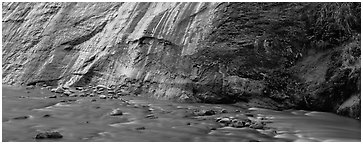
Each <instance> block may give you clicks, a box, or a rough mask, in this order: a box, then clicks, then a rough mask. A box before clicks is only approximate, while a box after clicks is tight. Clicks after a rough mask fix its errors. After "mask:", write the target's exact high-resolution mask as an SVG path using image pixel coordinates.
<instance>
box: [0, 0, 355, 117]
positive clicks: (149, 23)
mask: <svg viewBox="0 0 363 144" xmlns="http://www.w3.org/2000/svg"><path fill="white" fill-rule="evenodd" d="M311 5H312V4H310V3H179V2H169V3H143V2H142V3H2V25H3V27H2V44H3V45H2V61H3V63H2V67H3V75H2V83H3V84H12V85H43V84H46V85H51V86H59V87H61V86H71V87H72V86H87V85H97V84H102V85H106V86H117V85H128V84H132V85H133V86H134V89H133V93H136V94H138V95H144V96H150V97H154V98H158V99H168V100H175V101H180V102H207V103H234V102H241V101H242V102H247V103H249V104H250V105H252V106H260V107H267V108H273V109H287V108H303V109H313V110H324V111H332V112H338V113H342V114H343V115H347V116H351V117H355V118H357V117H358V118H359V117H360V54H358V55H357V54H356V51H357V49H358V50H359V52H360V45H359V44H360V29H359V31H357V32H355V31H354V32H353V33H354V35H353V36H351V37H354V38H349V39H348V40H345V41H344V42H341V43H339V45H336V44H335V43H333V44H335V45H329V44H325V43H317V45H312V44H311V41H312V40H311V37H309V30H310V29H309V28H307V26H309V25H311V21H309V19H308V17H307V16H306V14H305V13H307V11H311V9H307V8H306V7H313V6H311ZM349 6H351V5H349ZM352 6H354V7H358V4H352ZM316 7H319V5H318V6H316ZM313 8H314V7H313ZM339 8H340V7H339ZM359 9H360V4H359ZM359 15H360V10H359ZM351 27H353V26H351ZM359 27H360V22H359ZM352 29H356V28H355V27H353V28H352ZM312 31H313V30H312ZM357 35H358V36H357ZM314 39H318V38H314ZM339 42H340V41H339ZM357 43H358V44H357ZM321 45H323V46H321ZM315 47H332V49H329V50H315ZM333 48H334V49H333ZM347 61H348V63H347ZM324 62H325V63H324ZM330 64H335V65H334V66H330ZM306 65H310V66H316V67H309V66H306ZM342 73H343V74H342ZM337 83H338V84H337ZM334 87H336V88H341V89H338V92H337V91H334V90H333V89H334ZM349 88H351V89H349ZM341 91H342V92H341ZM337 93H338V94H337ZM352 97H354V98H352ZM331 99H333V100H332V101H330V100H331ZM351 101H354V102H351ZM356 107H359V114H358V110H357V108H356Z"/></svg>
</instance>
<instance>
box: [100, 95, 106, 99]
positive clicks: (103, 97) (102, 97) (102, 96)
mask: <svg viewBox="0 0 363 144" xmlns="http://www.w3.org/2000/svg"><path fill="white" fill-rule="evenodd" d="M99 97H100V99H106V98H107V96H105V95H100V96H99Z"/></svg>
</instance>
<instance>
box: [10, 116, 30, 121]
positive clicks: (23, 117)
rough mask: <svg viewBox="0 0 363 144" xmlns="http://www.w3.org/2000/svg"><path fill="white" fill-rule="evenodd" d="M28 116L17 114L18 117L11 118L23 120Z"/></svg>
mask: <svg viewBox="0 0 363 144" xmlns="http://www.w3.org/2000/svg"><path fill="white" fill-rule="evenodd" d="M28 118H29V116H19V117H15V118H13V119H14V120H24V119H28Z"/></svg>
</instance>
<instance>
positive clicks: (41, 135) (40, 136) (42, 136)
mask: <svg viewBox="0 0 363 144" xmlns="http://www.w3.org/2000/svg"><path fill="white" fill-rule="evenodd" d="M60 138H63V135H61V134H60V133H59V132H41V133H38V134H37V135H36V136H35V139H60Z"/></svg>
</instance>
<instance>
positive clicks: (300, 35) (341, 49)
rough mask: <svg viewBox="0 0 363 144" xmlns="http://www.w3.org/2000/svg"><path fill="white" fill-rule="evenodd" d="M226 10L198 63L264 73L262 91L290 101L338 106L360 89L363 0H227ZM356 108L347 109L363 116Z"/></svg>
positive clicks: (257, 76) (241, 73) (229, 71)
mask: <svg viewBox="0 0 363 144" xmlns="http://www.w3.org/2000/svg"><path fill="white" fill-rule="evenodd" d="M219 9H220V11H222V12H221V13H220V14H219V19H217V20H216V22H215V25H214V29H213V32H212V34H211V35H210V37H209V39H208V40H209V41H207V42H206V44H204V45H203V47H204V49H201V50H200V51H199V52H198V53H197V54H196V58H195V59H196V60H195V65H201V66H202V67H203V66H204V67H214V68H215V69H218V70H217V71H225V73H226V75H235V76H238V77H242V78H247V79H249V80H259V81H261V83H263V84H264V85H265V89H264V91H263V94H262V96H264V97H269V98H271V99H273V100H275V101H278V102H279V103H284V105H285V107H295V108H301V109H310V110H316V109H319V110H323V111H333V112H336V111H337V109H338V108H339V105H341V104H342V103H343V102H344V101H345V100H347V99H348V98H349V97H350V96H352V95H353V94H355V95H357V94H358V95H359V93H360V88H359V87H360V45H359V43H360V38H359V37H360V3H224V4H222V5H220V8H219ZM319 61H321V62H319ZM220 65H222V66H220ZM307 65H310V66H307ZM314 77H315V78H317V79H315V80H312V79H314ZM318 77H321V78H318ZM222 93H223V92H222ZM223 94H225V93H223ZM258 96H261V95H255V97H258ZM248 97H250V96H248ZM359 100H360V96H359ZM354 107H359V109H358V108H351V109H350V110H345V112H341V113H342V114H343V113H344V115H348V116H351V117H354V118H359V117H360V104H358V103H356V104H355V105H354ZM353 109H354V110H353ZM352 111H354V112H352Z"/></svg>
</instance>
